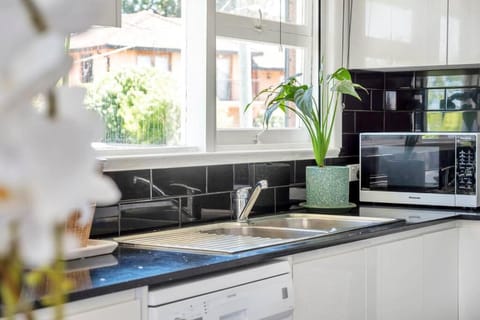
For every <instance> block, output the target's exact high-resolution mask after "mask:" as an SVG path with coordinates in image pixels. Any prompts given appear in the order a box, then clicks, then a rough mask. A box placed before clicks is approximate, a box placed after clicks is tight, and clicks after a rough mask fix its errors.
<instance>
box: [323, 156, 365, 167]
mask: <svg viewBox="0 0 480 320" xmlns="http://www.w3.org/2000/svg"><path fill="white" fill-rule="evenodd" d="M353 163H358V156H345V157H335V158H327V159H325V164H326V165H327V166H346V165H347V164H353Z"/></svg>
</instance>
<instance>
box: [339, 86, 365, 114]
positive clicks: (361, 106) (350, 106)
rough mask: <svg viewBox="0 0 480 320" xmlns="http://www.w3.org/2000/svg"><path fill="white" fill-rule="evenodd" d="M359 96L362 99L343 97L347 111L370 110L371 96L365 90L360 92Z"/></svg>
mask: <svg viewBox="0 0 480 320" xmlns="http://www.w3.org/2000/svg"><path fill="white" fill-rule="evenodd" d="M357 92H358V95H359V96H360V99H362V100H358V99H357V98H354V97H352V96H349V95H343V104H344V105H345V110H370V95H369V93H368V92H365V91H364V90H358V91H357Z"/></svg>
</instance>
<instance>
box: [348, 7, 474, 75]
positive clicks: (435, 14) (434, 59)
mask: <svg viewBox="0 0 480 320" xmlns="http://www.w3.org/2000/svg"><path fill="white" fill-rule="evenodd" d="M471 1H476V0H471ZM351 9H352V12H351V13H352V14H351V21H350V27H349V28H348V29H349V30H350V41H349V42H350V46H349V52H348V55H349V67H350V68H352V69H362V68H388V67H415V66H434V65H445V64H446V63H447V57H446V54H447V11H448V10H447V0H421V1H419V0H352V8H351ZM472 36H473V35H472Z"/></svg>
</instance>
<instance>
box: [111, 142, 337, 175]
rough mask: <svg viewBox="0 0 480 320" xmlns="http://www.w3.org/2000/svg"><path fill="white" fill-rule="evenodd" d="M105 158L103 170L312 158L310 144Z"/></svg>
mask: <svg viewBox="0 0 480 320" xmlns="http://www.w3.org/2000/svg"><path fill="white" fill-rule="evenodd" d="M338 154H339V149H330V150H329V151H328V154H327V157H336V156H338ZM102 157H103V158H105V159H106V163H105V167H104V171H122V170H139V169H151V168H156V169H157V168H158V169H160V168H179V167H195V166H210V165H221V164H233V163H252V162H270V161H291V160H304V159H313V152H312V150H311V149H310V148H296V149H291V148H290V149H269V150H265V149H258V150H252V148H250V147H249V150H222V151H217V152H186V153H164V154H133V155H122V156H108V155H106V156H102Z"/></svg>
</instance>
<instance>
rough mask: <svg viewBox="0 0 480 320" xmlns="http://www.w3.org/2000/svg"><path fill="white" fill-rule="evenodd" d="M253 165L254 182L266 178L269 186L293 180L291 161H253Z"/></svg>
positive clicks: (284, 183)
mask: <svg viewBox="0 0 480 320" xmlns="http://www.w3.org/2000/svg"><path fill="white" fill-rule="evenodd" d="M254 166H255V179H254V180H255V182H257V181H260V180H267V181H268V186H269V187H275V186H286V185H289V184H290V183H292V182H293V179H294V177H293V174H294V168H293V166H294V163H293V161H289V162H267V163H255V165H254Z"/></svg>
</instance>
